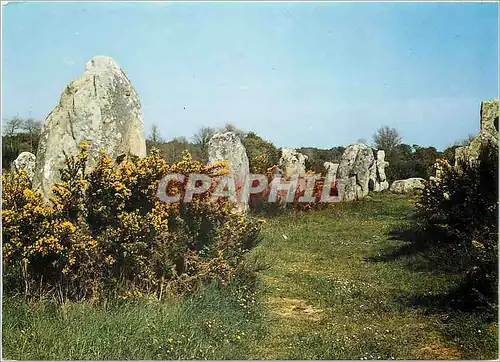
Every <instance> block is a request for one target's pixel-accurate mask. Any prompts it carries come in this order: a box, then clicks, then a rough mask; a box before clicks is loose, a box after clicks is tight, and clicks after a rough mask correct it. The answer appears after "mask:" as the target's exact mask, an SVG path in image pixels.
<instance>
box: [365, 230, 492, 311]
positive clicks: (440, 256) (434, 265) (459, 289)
mask: <svg viewBox="0 0 500 362" xmlns="http://www.w3.org/2000/svg"><path fill="white" fill-rule="evenodd" d="M388 240H393V241H401V242H403V243H404V244H403V245H401V246H400V247H398V248H396V249H394V248H387V249H386V250H385V252H383V253H382V255H377V256H373V257H369V258H366V259H365V261H367V262H374V263H375V262H391V261H395V260H398V259H404V260H405V264H406V266H407V267H408V268H410V269H411V270H414V271H420V272H427V273H432V274H450V275H462V276H463V277H462V279H461V281H460V282H459V283H458V284H455V285H454V286H453V287H451V289H449V290H447V291H445V292H443V293H440V294H414V295H402V296H401V295H400V296H398V297H396V300H397V302H398V303H400V304H402V305H403V306H406V307H409V308H422V309H424V310H425V312H428V313H431V314H434V313H446V312H451V311H460V312H465V313H481V314H482V315H483V317H485V318H486V319H488V320H489V319H491V318H493V319H496V316H497V308H498V307H497V306H498V296H497V288H496V287H494V289H492V287H491V285H489V284H487V283H482V282H481V281H482V280H485V279H486V278H485V276H484V275H475V274H474V275H473V274H471V275H467V274H465V273H464V271H465V270H471V267H472V265H471V264H470V263H469V260H470V258H469V256H468V255H467V254H466V253H465V252H460V251H459V250H458V249H456V248H455V247H454V245H453V244H452V243H450V236H449V235H448V234H447V232H446V230H443V229H441V228H426V229H423V228H418V227H416V226H415V225H414V226H413V227H410V228H406V229H395V230H392V231H391V232H390V233H389V235H388ZM492 267H495V266H492ZM487 273H489V274H493V271H492V270H489V271H487Z"/></svg>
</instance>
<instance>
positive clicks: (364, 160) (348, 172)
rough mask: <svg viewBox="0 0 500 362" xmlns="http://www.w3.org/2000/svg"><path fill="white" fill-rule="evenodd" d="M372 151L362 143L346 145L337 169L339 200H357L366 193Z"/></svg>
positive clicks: (372, 161)
mask: <svg viewBox="0 0 500 362" xmlns="http://www.w3.org/2000/svg"><path fill="white" fill-rule="evenodd" d="M374 162H375V158H374V156H373V151H372V149H371V148H370V147H368V146H367V145H365V144H362V143H356V144H352V145H350V146H348V147H347V148H346V149H345V151H344V153H343V155H342V158H341V160H340V164H339V167H338V170H337V179H338V183H337V188H338V193H339V197H340V198H341V200H345V201H350V200H357V199H361V198H363V197H365V196H366V195H368V191H369V180H370V174H371V170H370V169H371V167H372V166H373V164H374Z"/></svg>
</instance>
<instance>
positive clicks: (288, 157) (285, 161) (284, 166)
mask: <svg viewBox="0 0 500 362" xmlns="http://www.w3.org/2000/svg"><path fill="white" fill-rule="evenodd" d="M306 159H307V156H306V155H303V154H302V153H300V152H297V151H296V150H295V149H294V148H283V149H282V150H281V157H280V159H279V163H278V164H279V167H280V169H281V170H282V172H283V175H284V176H285V177H286V178H290V177H292V175H295V176H298V177H304V176H305V174H306Z"/></svg>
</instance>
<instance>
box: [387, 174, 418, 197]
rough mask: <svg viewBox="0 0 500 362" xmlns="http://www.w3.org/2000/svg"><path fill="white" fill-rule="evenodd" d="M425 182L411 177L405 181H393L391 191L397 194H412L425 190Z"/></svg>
mask: <svg viewBox="0 0 500 362" xmlns="http://www.w3.org/2000/svg"><path fill="white" fill-rule="evenodd" d="M424 182H425V180H424V179H423V178H420V177H412V178H409V179H406V180H397V181H394V182H393V183H392V185H391V191H392V192H395V193H398V194H414V193H418V192H420V191H421V190H423V189H424V188H425V184H424Z"/></svg>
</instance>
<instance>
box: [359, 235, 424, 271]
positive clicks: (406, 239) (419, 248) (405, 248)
mask: <svg viewBox="0 0 500 362" xmlns="http://www.w3.org/2000/svg"><path fill="white" fill-rule="evenodd" d="M429 239H430V238H429V235H426V233H425V232H421V231H418V230H415V229H414V228H407V229H395V230H392V231H391V232H390V233H389V235H388V240H393V241H401V242H403V243H404V244H403V245H402V246H400V247H399V248H397V249H394V248H393V247H388V248H386V249H385V251H384V252H383V253H382V255H376V256H372V257H368V258H365V261H366V262H372V263H378V262H390V261H394V260H396V259H399V258H402V257H410V256H412V255H415V254H418V253H421V252H423V251H425V250H427V249H429V247H430V245H431V243H429Z"/></svg>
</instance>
